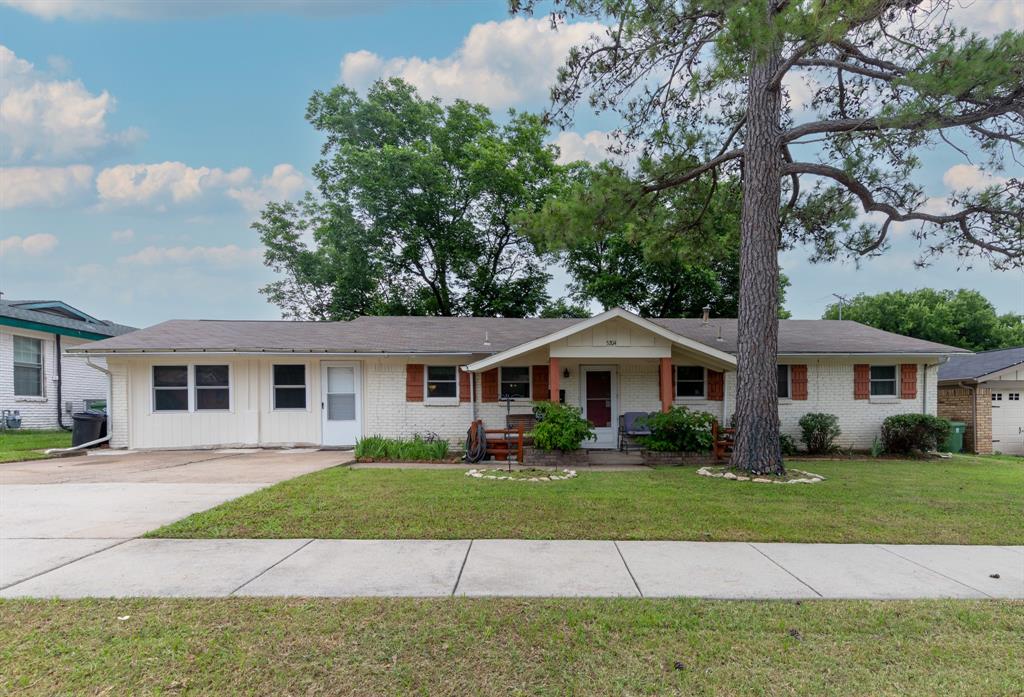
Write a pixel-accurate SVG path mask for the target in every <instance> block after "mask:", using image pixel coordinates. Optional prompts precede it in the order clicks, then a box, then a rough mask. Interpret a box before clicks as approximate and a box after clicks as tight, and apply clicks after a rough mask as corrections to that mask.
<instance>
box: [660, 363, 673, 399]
mask: <svg viewBox="0 0 1024 697" xmlns="http://www.w3.org/2000/svg"><path fill="white" fill-rule="evenodd" d="M658 380H659V381H660V385H661V390H660V392H661V410H662V411H663V412H665V411H668V410H669V409H671V408H672V394H673V392H675V390H673V389H672V359H671V358H662V359H661V365H660V366H659V371H658Z"/></svg>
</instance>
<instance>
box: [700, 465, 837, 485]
mask: <svg viewBox="0 0 1024 697" xmlns="http://www.w3.org/2000/svg"><path fill="white" fill-rule="evenodd" d="M724 469H725V468H722V470H723V471H721V472H713V471H712V469H711V468H710V467H701V468H700V469H699V470H697V474H699V475H700V476H702V477H717V478H719V479H732V480H734V481H737V482H756V483H758V484H817V483H818V482H823V481H825V478H824V477H823V476H821V475H820V474H815V473H814V472H808V471H806V470H798V469H790V470H788V471H789V472H794V473H796V474H802V475H804V476H803V477H800V478H798V479H787V480H786V481H782V480H780V479H769V478H768V477H746V476H743V475H742V474H735V473H733V472H726V471H724Z"/></svg>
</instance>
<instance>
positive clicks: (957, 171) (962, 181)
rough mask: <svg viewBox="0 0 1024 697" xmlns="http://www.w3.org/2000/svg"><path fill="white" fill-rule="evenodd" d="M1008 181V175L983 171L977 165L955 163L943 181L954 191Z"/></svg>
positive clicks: (943, 176) (982, 187)
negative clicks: (997, 174) (1001, 175)
mask: <svg viewBox="0 0 1024 697" xmlns="http://www.w3.org/2000/svg"><path fill="white" fill-rule="evenodd" d="M1007 181H1008V179H1007V178H1006V177H999V176H996V175H994V174H991V173H989V172H983V171H982V170H981V168H980V167H978V166H977V165H953V166H952V167H950V168H949V169H947V170H946V173H945V174H943V175H942V183H943V184H945V185H946V186H947V187H949V188H950V189H952V190H954V191H963V190H964V189H984V188H986V187H989V186H995V185H996V184H1005V183H1006V182H1007Z"/></svg>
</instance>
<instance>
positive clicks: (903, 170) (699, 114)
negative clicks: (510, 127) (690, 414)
mask: <svg viewBox="0 0 1024 697" xmlns="http://www.w3.org/2000/svg"><path fill="white" fill-rule="evenodd" d="M550 3H551V4H553V5H554V8H555V9H554V12H553V16H552V21H553V22H555V23H556V24H557V23H558V22H560V21H562V20H564V19H566V18H577V17H582V18H587V19H597V20H598V21H601V22H602V23H604V24H605V25H607V27H608V28H607V30H606V31H604V32H602V33H601V34H600V35H595V36H593V37H592V38H591V39H590V40H589V41H588V42H586V43H585V44H584V45H581V46H577V47H575V48H574V49H573V50H572V51H571V52H570V54H569V57H568V58H567V60H566V63H565V65H564V66H563V67H562V68H561V69H560V70H559V73H558V77H557V80H556V83H555V85H554V87H553V88H552V102H553V105H552V108H551V110H550V114H549V118H550V119H551V120H552V121H553V122H555V123H556V124H558V125H560V126H563V127H564V126H568V125H569V124H570V123H571V122H572V117H573V109H574V108H575V106H576V105H577V104H578V103H579V102H581V101H585V102H586V103H587V104H588V105H589V106H590V107H592V108H593V109H596V110H598V111H605V110H612V111H615V112H617V114H618V115H619V117H620V118H621V120H622V124H623V125H622V127H621V129H620V130H619V148H620V149H621V150H622V151H629V150H631V149H632V150H635V149H637V148H638V147H642V150H643V152H644V153H645V154H648V155H651V156H652V160H656V166H652V167H651V168H650V169H649V170H648V171H646V172H644V179H643V181H642V182H640V183H638V184H637V185H635V186H632V187H628V188H627V189H625V190H624V191H623V192H620V193H624V194H625V196H618V197H616V198H614V199H612V198H609V199H608V200H607V202H608V204H609V206H614V207H616V208H618V209H630V208H635V207H638V206H644V205H650V201H652V200H657V199H659V198H660V197H662V196H664V195H665V192H669V191H676V190H686V189H689V190H693V189H696V190H701V189H706V188H713V187H714V186H715V185H716V183H719V182H727V181H729V182H740V185H741V187H742V194H743V199H742V207H741V215H740V226H739V227H740V303H739V337H738V351H737V353H738V372H737V400H736V416H737V434H736V443H735V449H734V452H733V458H732V462H733V464H734V465H736V466H739V467H743V468H745V469H748V470H750V471H752V472H755V473H781V472H784V468H783V465H782V456H781V452H780V448H779V422H778V408H777V379H776V369H775V364H776V360H777V347H778V323H777V322H776V314H777V310H778V306H779V278H778V276H779V268H778V250H779V248H780V246H782V247H784V246H787V245H791V244H796V243H805V244H809V245H812V246H813V248H814V250H815V251H814V258H815V259H817V260H830V259H835V258H837V257H839V256H843V255H851V256H860V255H872V254H880V253H882V252H883V251H885V249H886V245H887V241H888V234H889V232H890V230H891V228H892V225H893V224H894V223H908V222H909V223H912V224H916V225H918V226H919V227H918V228H917V230H916V231H915V233H914V234H915V236H916V238H917V239H918V240H920V241H921V243H922V245H923V256H924V257H925V259H927V258H928V257H930V256H931V255H933V254H939V253H942V252H946V251H949V252H952V253H955V254H958V255H961V256H963V257H969V256H980V257H982V258H983V259H985V260H986V261H988V262H989V263H990V264H991V265H992V266H993V267H994V268H997V269H1008V268H1019V267H1020V266H1021V264H1022V256H1024V185H1022V182H1021V181H1020V180H1019V179H1015V178H1009V179H1005V180H1003V179H999V180H995V181H996V183H994V184H993V185H992V186H989V187H985V188H983V189H981V190H977V189H971V190H964V191H957V192H954V193H953V194H952V195H951V197H950V200H949V202H948V203H949V211H948V212H934V210H933V209H929V208H928V207H927V206H926V203H927V197H926V196H925V194H924V191H923V189H922V187H921V186H919V185H917V184H915V183H914V182H913V174H914V171H915V170H916V169H917V167H918V166H919V159H918V157H917V152H918V151H919V150H921V149H924V148H932V147H939V146H942V145H943V143H945V142H949V143H953V145H954V147H960V146H957V141H959V142H964V141H966V140H969V139H973V140H974V141H976V142H977V143H978V145H979V146H980V149H981V151H982V152H983V154H984V155H985V156H986V157H987V162H986V163H985V164H986V166H987V167H988V168H989V169H990V170H991V171H998V170H1000V169H1001V166H1002V159H1003V157H1005V155H1006V154H1007V152H1012V151H1013V150H1014V149H1016V148H1020V147H1021V146H1022V145H1024V78H1022V74H1021V65H1022V63H1024V34H1022V33H1021V32H1020V31H1007V32H1005V33H1004V34H1001V35H1000V36H998V37H996V38H994V39H984V38H979V37H977V36H975V35H972V34H969V33H968V32H966V31H964V30H963V29H960V28H958V27H956V26H954V25H953V24H952V21H951V19H950V15H949V12H948V10H949V9H950V5H951V4H952V0H933V1H932V2H929V3H920V2H914V1H911V2H907V1H906V0H843V1H842V2H828V1H826V0H808V1H806V2H792V1H788V0H619V1H617V2H608V1H607V0H550ZM511 4H512V9H513V10H514V11H523V12H531V11H533V10H534V9H535V8H536V7H537V6H538V5H541V4H545V5H547V4H549V0H543V2H542V0H512V3H511ZM794 88H799V92H800V93H803V94H806V95H808V96H809V98H808V99H805V100H801V101H800V102H799V103H798V102H797V101H796V100H795V99H794V97H795V95H796V94H798V92H797V91H796V90H794ZM861 212H865V213H871V214H873V218H872V222H869V223H858V222H857V220H856V217H857V216H858V215H859V214H860V213H861ZM593 215H594V216H596V217H600V216H601V215H615V212H614V211H613V210H610V209H602V210H597V211H594V212H593Z"/></svg>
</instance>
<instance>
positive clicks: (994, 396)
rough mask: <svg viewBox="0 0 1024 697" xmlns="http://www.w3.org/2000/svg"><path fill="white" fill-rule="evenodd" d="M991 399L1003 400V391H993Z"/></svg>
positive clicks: (994, 400) (995, 400)
mask: <svg viewBox="0 0 1024 697" xmlns="http://www.w3.org/2000/svg"><path fill="white" fill-rule="evenodd" d="M992 401H993V402H1001V401H1003V393H1002V392H993V393H992Z"/></svg>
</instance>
